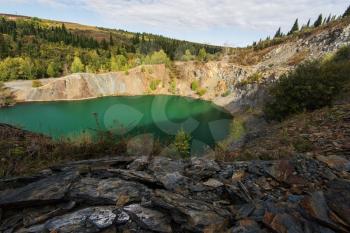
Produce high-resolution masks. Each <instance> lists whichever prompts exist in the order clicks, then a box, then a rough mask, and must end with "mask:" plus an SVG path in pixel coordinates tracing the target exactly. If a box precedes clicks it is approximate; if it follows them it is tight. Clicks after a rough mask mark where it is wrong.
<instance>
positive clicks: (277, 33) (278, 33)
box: [274, 28, 283, 38]
mask: <svg viewBox="0 0 350 233" xmlns="http://www.w3.org/2000/svg"><path fill="white" fill-rule="evenodd" d="M282 36H283V34H282V32H281V28H278V30H277V32H276V34H275V36H274V38H279V37H282Z"/></svg>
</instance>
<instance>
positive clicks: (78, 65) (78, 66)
mask: <svg viewBox="0 0 350 233" xmlns="http://www.w3.org/2000/svg"><path fill="white" fill-rule="evenodd" d="M71 71H72V73H80V72H84V71H85V66H84V64H83V63H82V62H81V60H80V58H79V57H74V60H73V63H72V66H71Z"/></svg>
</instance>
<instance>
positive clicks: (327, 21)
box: [326, 14, 332, 23]
mask: <svg viewBox="0 0 350 233" xmlns="http://www.w3.org/2000/svg"><path fill="white" fill-rule="evenodd" d="M331 18H332V16H331V14H329V16H328V18H327V20H326V23H329V22H331Z"/></svg>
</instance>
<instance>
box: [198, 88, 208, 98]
mask: <svg viewBox="0 0 350 233" xmlns="http://www.w3.org/2000/svg"><path fill="white" fill-rule="evenodd" d="M206 93H207V89H205V88H199V89H198V90H197V95H199V96H203V95H205V94H206Z"/></svg>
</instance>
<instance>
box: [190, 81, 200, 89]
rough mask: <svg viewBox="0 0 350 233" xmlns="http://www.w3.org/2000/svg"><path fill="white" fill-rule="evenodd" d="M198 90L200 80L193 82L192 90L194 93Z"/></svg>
mask: <svg viewBox="0 0 350 233" xmlns="http://www.w3.org/2000/svg"><path fill="white" fill-rule="evenodd" d="M198 88H199V82H198V80H195V81H193V82H192V83H191V89H192V91H197V90H198Z"/></svg>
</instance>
